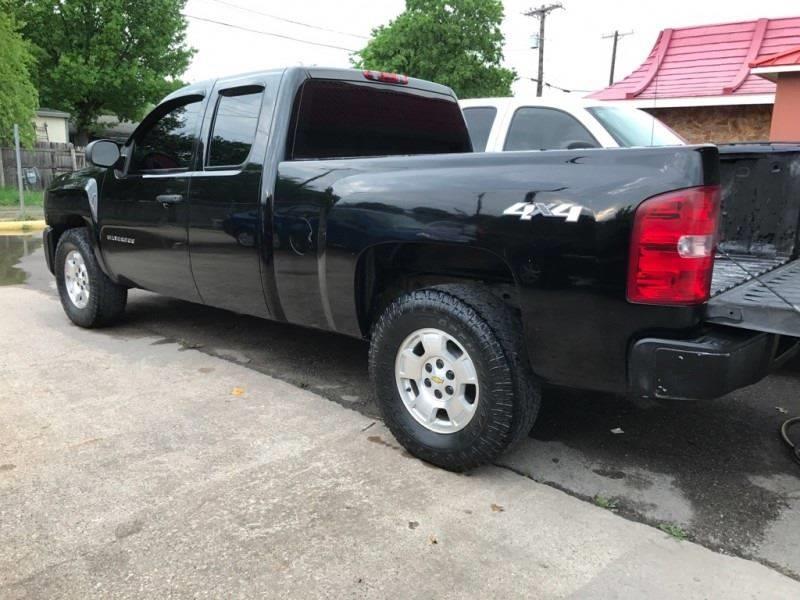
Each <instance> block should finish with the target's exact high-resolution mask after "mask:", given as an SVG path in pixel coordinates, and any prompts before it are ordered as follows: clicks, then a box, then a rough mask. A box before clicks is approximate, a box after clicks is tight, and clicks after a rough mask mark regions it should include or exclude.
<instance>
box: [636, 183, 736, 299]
mask: <svg viewBox="0 0 800 600" xmlns="http://www.w3.org/2000/svg"><path fill="white" fill-rule="evenodd" d="M719 199H720V192H719V186H703V187H695V188H688V189H685V190H678V191H676V192H670V193H668V194H663V195H661V196H655V197H653V198H650V199H649V200H645V201H644V202H643V203H642V204H641V205H640V206H639V208H637V209H636V214H635V216H634V223H633V235H632V237H631V253H630V262H629V265H628V300H629V301H630V302H639V303H644V304H701V303H703V302H706V301H707V300H708V298H709V294H710V289H711V274H712V271H713V269H714V250H715V248H716V233H717V221H718V219H719V203H720V200H719Z"/></svg>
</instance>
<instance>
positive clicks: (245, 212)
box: [189, 74, 280, 317]
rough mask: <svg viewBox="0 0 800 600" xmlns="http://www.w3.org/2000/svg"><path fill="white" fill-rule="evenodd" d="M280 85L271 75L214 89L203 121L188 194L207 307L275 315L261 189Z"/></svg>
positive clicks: (195, 261) (195, 265)
mask: <svg viewBox="0 0 800 600" xmlns="http://www.w3.org/2000/svg"><path fill="white" fill-rule="evenodd" d="M279 81H280V79H279V76H274V75H270V74H265V75H261V76H255V77H240V78H230V79H224V80H219V81H218V82H217V83H216V84H215V87H214V90H213V91H212V94H211V96H210V98H209V103H208V108H207V109H206V116H205V119H204V123H203V130H202V140H203V142H204V143H203V146H202V151H201V152H200V155H201V157H202V167H201V169H200V170H198V171H197V172H195V173H194V174H193V176H192V182H191V190H190V204H191V207H190V217H189V247H190V254H191V261H192V272H193V274H194V279H195V282H196V283H197V288H198V290H199V292H200V295H201V296H202V298H203V301H204V302H205V303H206V304H209V305H211V306H217V307H220V308H227V309H229V310H234V311H237V312H241V313H246V314H251V315H256V316H260V317H270V316H272V315H271V314H270V311H269V309H268V306H267V302H266V301H265V297H264V291H263V286H262V282H261V279H262V278H261V267H262V265H261V262H262V258H261V252H260V251H261V248H262V243H263V241H264V239H265V234H264V231H263V228H262V223H263V222H264V204H265V199H262V196H264V195H265V193H264V192H262V189H261V186H262V174H263V170H264V157H265V154H266V148H267V142H268V137H269V131H270V125H271V121H272V113H273V105H274V103H275V95H276V91H277V86H278V84H279ZM270 251H271V249H270Z"/></svg>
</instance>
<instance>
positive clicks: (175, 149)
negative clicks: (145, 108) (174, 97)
mask: <svg viewBox="0 0 800 600" xmlns="http://www.w3.org/2000/svg"><path fill="white" fill-rule="evenodd" d="M201 107H202V98H197V97H193V98H192V99H191V100H189V101H188V102H183V103H182V104H179V105H178V106H175V107H173V108H172V109H170V110H168V111H167V112H166V113H164V114H163V115H161V116H160V117H158V118H157V119H156V120H155V122H153V123H151V124H150V126H149V127H145V128H144V129H143V130H142V131H141V132H138V133H137V135H136V138H135V140H134V146H133V156H132V157H131V163H130V166H129V168H128V173H147V172H152V171H165V170H175V169H189V167H190V166H191V163H192V155H193V153H194V146H195V142H196V141H197V127H198V125H199V123H200V109H201Z"/></svg>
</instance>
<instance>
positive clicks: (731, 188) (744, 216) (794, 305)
mask: <svg viewBox="0 0 800 600" xmlns="http://www.w3.org/2000/svg"><path fill="white" fill-rule="evenodd" d="M799 169H800V145H798V144H769V143H763V144H729V145H723V146H720V179H721V183H722V219H721V227H720V244H719V248H720V253H719V255H718V256H717V257H716V258H715V261H714V274H713V278H712V280H711V300H710V301H709V303H708V308H707V313H706V314H707V320H708V321H709V322H712V323H720V324H724V325H729V326H733V327H741V328H745V329H751V330H756V331H765V332H770V333H777V334H781V335H787V336H793V337H800V260H798V257H799V256H800V242H798V238H800V231H799V230H800V177H798V176H797V173H798V172H800V170H799Z"/></svg>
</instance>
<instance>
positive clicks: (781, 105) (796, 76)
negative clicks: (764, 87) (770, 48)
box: [750, 46, 800, 142]
mask: <svg viewBox="0 0 800 600" xmlns="http://www.w3.org/2000/svg"><path fill="white" fill-rule="evenodd" d="M750 72H751V73H752V74H753V75H758V76H759V77H763V78H765V79H769V80H770V81H772V82H774V83H775V84H776V89H775V106H774V107H773V108H772V123H771V125H770V130H769V139H770V140H772V141H776V142H797V141H800V46H795V47H794V48H791V49H790V50H787V51H786V52H780V53H778V54H774V55H772V56H768V57H766V58H762V59H761V60H757V61H755V62H752V63H750Z"/></svg>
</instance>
